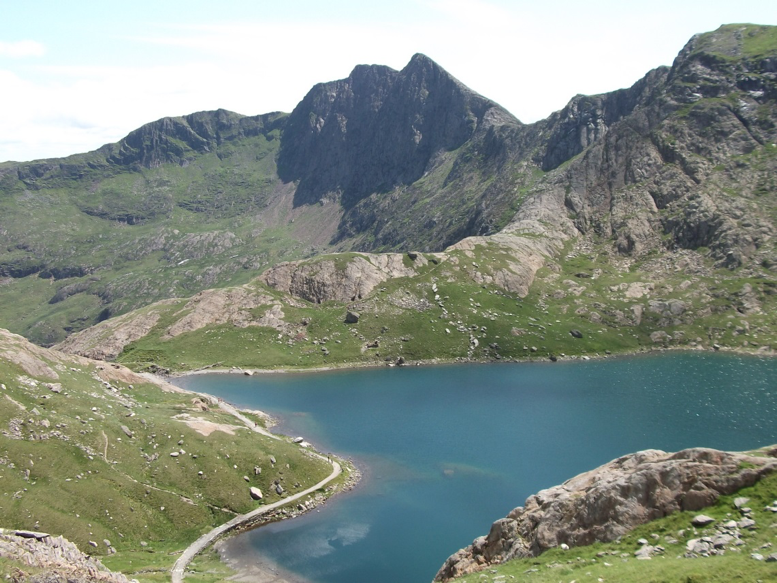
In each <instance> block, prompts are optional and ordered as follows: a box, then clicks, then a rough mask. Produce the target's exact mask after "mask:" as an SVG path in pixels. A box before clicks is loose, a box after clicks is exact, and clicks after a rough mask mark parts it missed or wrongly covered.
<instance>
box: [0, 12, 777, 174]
mask: <svg viewBox="0 0 777 583" xmlns="http://www.w3.org/2000/svg"><path fill="white" fill-rule="evenodd" d="M733 22H751V23H756V24H771V25H777V2H775V0H747V1H739V2H732V1H731V0H726V1H719V0H704V1H702V0H651V1H650V2H631V1H624V0H588V1H584V2H581V1H580V0H545V1H544V2H543V1H542V0H531V1H529V0H392V2H369V3H368V2H364V1H359V2H357V1H355V0H327V1H326V2H322V1H320V0H318V1H313V0H283V1H281V0H273V1H272V2H270V1H267V0H219V2H215V1H213V0H210V1H203V0H187V1H186V2H182V1H179V0H154V1H151V0H133V1H132V2H105V1H101V2H98V1H97V0H89V1H87V0H68V1H66V2H64V1H62V0H24V1H20V0H0V162H2V161H5V160H16V161H26V160H33V159H40V158H51V157H60V156H67V155H70V154H76V153H81V152H87V151H90V150H94V149H96V148H98V147H100V146H101V145H103V144H106V143H109V142H115V141H118V140H119V139H121V138H122V137H124V136H125V135H127V134H128V133H129V132H130V131H132V130H133V129H136V128H138V127H140V126H141V125H143V124H145V123H149V122H152V121H154V120H157V119H159V118H162V117H165V116H178V115H186V114H188V113H193V112H196V111H203V110H212V109H218V108H223V109H228V110H231V111H236V112H238V113H242V114H245V115H257V114H261V113H268V112H271V111H286V112H290V111H291V110H292V109H294V107H295V106H296V105H297V103H298V102H299V101H300V100H301V99H302V98H303V97H304V96H305V94H306V93H307V92H308V90H309V89H310V88H311V87H312V86H313V85H314V84H316V83H319V82H325V81H331V80H335V79H342V78H345V77H347V76H348V75H349V73H350V72H351V70H352V69H353V67H354V66H355V65H357V64H382V65H388V66H390V67H393V68H394V69H402V68H403V67H404V66H405V65H406V64H407V62H408V61H409V60H410V58H411V57H412V56H413V55H414V54H415V53H423V54H425V55H427V56H428V57H430V58H431V59H433V60H434V61H436V62H437V63H438V64H439V65H441V66H442V67H443V68H445V69H446V70H447V71H448V72H449V73H450V74H452V75H453V76H454V77H456V78H457V79H459V80H460V81H461V82H463V83H464V84H465V85H467V86H468V87H470V88H471V89H473V90H475V91H477V92H478V93H480V94H482V95H484V96H486V97H488V98H490V99H492V100H494V101H496V102H497V103H499V104H500V105H502V106H503V107H505V108H507V109H508V110H509V111H510V112H511V113H512V114H513V115H515V116H516V117H517V118H518V119H520V120H521V121H523V122H525V123H530V122H533V121H537V120H539V119H542V118H544V117H547V116H548V115H549V114H550V113H552V112H553V111H556V110H558V109H561V108H562V107H564V105H565V104H566V103H567V101H569V99H570V98H571V97H573V96H574V95H576V94H580V93H582V94H596V93H603V92H607V91H613V90H615V89H619V88H622V87H628V86H630V85H632V84H633V83H634V82H635V81H637V80H638V79H640V78H641V77H642V76H644V74H645V73H647V72H648V71H649V70H650V69H653V68H655V67H658V66H661V65H671V64H672V61H673V60H674V58H675V56H676V55H677V53H678V52H679V51H680V49H682V47H683V45H685V43H686V42H687V41H688V40H689V39H690V37H691V36H692V35H694V34H696V33H699V32H706V31H710V30H714V29H716V28H718V26H720V25H721V24H727V23H733Z"/></svg>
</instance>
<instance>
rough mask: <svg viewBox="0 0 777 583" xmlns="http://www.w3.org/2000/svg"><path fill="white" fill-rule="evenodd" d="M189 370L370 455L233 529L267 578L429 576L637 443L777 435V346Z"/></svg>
mask: <svg viewBox="0 0 777 583" xmlns="http://www.w3.org/2000/svg"><path fill="white" fill-rule="evenodd" d="M175 382H176V384H178V385H180V386H182V387H184V388H187V389H190V390H193V391H198V392H205V393H210V394H212V395H216V396H219V397H221V398H223V399H225V400H227V401H229V402H231V403H234V404H236V405H238V406H242V407H248V408H258V409H262V410H264V411H266V412H268V413H270V414H272V415H274V416H277V417H279V418H280V420H281V423H280V425H278V426H277V427H275V428H274V431H276V432H279V433H285V434H289V435H301V436H303V437H304V438H305V439H306V440H308V441H310V442H312V443H313V444H314V445H315V446H316V447H317V448H318V449H319V450H320V451H322V452H336V453H337V454H338V455H341V456H344V457H352V458H353V459H354V460H355V461H356V462H357V465H359V467H360V469H362V472H363V474H364V479H363V481H362V483H361V484H360V486H359V487H358V488H357V489H356V490H355V491H354V492H352V493H349V494H346V495H343V496H338V497H336V498H334V499H333V500H331V501H330V502H329V503H328V504H327V505H326V506H325V507H324V508H322V509H320V511H318V512H313V513H310V514H308V515H305V516H303V517H301V518H298V519H295V520H292V521H284V522H281V523H277V524H272V525H268V526H265V527H262V528H260V529H257V530H254V531H252V532H249V533H245V534H242V535H240V536H238V537H236V538H235V539H233V540H231V541H227V542H226V544H225V545H224V548H225V552H226V554H227V555H229V556H231V557H232V558H233V559H234V560H236V561H237V562H238V563H243V564H246V565H252V564H256V563H261V565H262V568H263V569H264V570H265V571H268V572H271V571H272V570H277V571H279V573H280V574H279V575H278V577H277V578H276V579H271V578H268V579H266V580H267V581H273V580H276V581H279V582H280V581H283V580H285V581H290V582H291V581H294V582H296V581H309V582H314V583H363V582H364V581H371V582H373V583H396V582H397V581H402V582H404V583H416V582H419V583H420V582H428V581H431V580H432V578H433V577H434V575H435V573H436V572H437V570H438V569H439V567H440V566H441V565H442V563H443V561H444V560H445V559H446V558H447V557H448V556H449V555H451V554H452V553H454V552H455V551H456V550H458V549H459V548H462V547H464V546H466V545H468V544H469V543H471V542H472V540H473V539H474V538H475V537H477V536H480V535H485V534H487V533H488V529H489V527H490V525H491V523H492V522H493V521H494V520H497V519H499V518H501V517H503V516H504V515H506V514H507V513H508V512H509V511H510V510H512V509H513V508H514V507H516V506H519V505H522V504H523V502H524V500H525V499H526V497H527V496H529V495H531V494H533V493H535V492H537V491H538V490H541V489H543V488H547V487H550V486H553V485H555V484H559V483H561V482H563V481H565V480H567V479H569V478H571V477H572V476H574V475H575V474H578V473H580V472H583V471H587V470H590V469H593V468H594V467H596V466H598V465H600V464H602V463H605V462H608V461H610V460H611V459H614V458H616V457H619V456H621V455H624V454H627V453H630V452H634V451H638V450H642V449H651V448H653V449H663V450H666V451H675V450H679V449H683V448H686V447H696V446H704V447H714V448H718V449H726V450H746V449H752V448H756V447H760V446H764V445H768V444H772V443H777V421H775V419H777V360H775V359H766V358H757V357H748V356H740V355H727V354H709V353H705V354H700V353H669V354H660V355H649V356H635V357H629V358H617V359H607V360H598V361H587V362H583V361H570V362H558V363H522V364H495V365H448V366H435V367H406V368H385V369H369V370H365V369H359V370H350V371H348V370H346V371H333V372H319V373H292V374H277V375H269V374H268V375H256V376H253V377H245V376H238V375H220V374H213V375H207V374H206V375H193V376H190V377H182V378H179V379H176V381H175ZM243 580H246V581H248V580H260V579H258V578H254V579H252V578H250V577H249V578H246V579H243ZM261 580H265V579H261Z"/></svg>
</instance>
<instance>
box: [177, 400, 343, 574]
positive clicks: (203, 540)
mask: <svg viewBox="0 0 777 583" xmlns="http://www.w3.org/2000/svg"><path fill="white" fill-rule="evenodd" d="M219 405H220V407H221V408H222V409H226V410H227V411H228V412H229V413H231V414H232V415H234V416H235V417H237V418H239V419H240V420H241V421H243V422H244V423H246V424H247V425H248V426H249V428H251V429H253V430H254V431H256V432H257V433H262V434H264V435H269V436H270V437H273V438H274V439H278V437H277V436H276V435H273V434H271V433H269V432H267V431H265V430H264V429H262V428H261V427H257V426H256V424H255V423H253V422H251V421H250V420H249V419H247V418H246V417H244V416H243V415H240V413H239V412H238V411H237V410H236V409H235V408H234V407H232V406H231V405H228V404H226V403H220V404H219ZM311 454H312V455H315V456H316V457H318V458H320V459H322V460H327V461H328V462H330V463H331V464H332V473H331V474H329V476H328V477H326V478H324V479H323V480H321V481H320V482H319V483H318V484H316V485H315V486H311V487H310V488H308V489H307V490H305V491H303V492H299V493H297V494H294V496H289V497H288V498H284V499H283V500H278V501H277V502H273V503H272V504H268V505H267V506H260V507H259V508H257V509H256V510H252V511H251V512H249V513H248V514H241V515H239V516H236V517H235V518H233V519H232V520H230V521H229V522H225V523H224V524H222V525H221V526H217V527H216V528H214V529H213V530H211V531H210V532H208V533H206V534H204V535H202V536H201V537H200V538H198V539H197V540H196V541H194V542H193V543H192V544H191V545H189V547H188V548H187V549H186V550H185V551H184V552H183V554H182V555H181V556H180V557H178V560H177V561H176V562H175V565H173V570H172V581H173V583H181V582H182V581H183V578H184V572H185V571H186V567H187V566H188V565H189V563H190V562H191V561H192V559H194V557H195V556H197V554H198V553H201V552H202V551H203V550H205V549H206V548H207V547H208V546H210V545H211V544H213V543H214V542H215V541H216V540H218V539H219V538H220V537H222V536H223V535H224V534H226V533H227V532H229V531H231V530H233V529H234V528H236V527H238V526H240V525H241V524H245V523H246V522H250V521H251V520H253V519H254V518H256V517H257V516H260V515H262V514H265V513H267V512H270V511H271V510H275V509H276V508H280V507H281V506H285V505H286V504H289V503H290V502H293V501H295V500H298V499H300V498H302V497H303V496H307V495H308V494H311V493H312V492H315V491H316V490H318V489H319V488H323V487H324V486H326V485H327V484H328V483H329V482H331V481H332V480H334V479H335V478H336V477H337V476H339V475H340V474H341V473H342V468H341V467H340V464H339V463H337V462H336V461H334V460H331V459H327V458H325V457H324V456H322V455H319V454H317V453H312V452H311Z"/></svg>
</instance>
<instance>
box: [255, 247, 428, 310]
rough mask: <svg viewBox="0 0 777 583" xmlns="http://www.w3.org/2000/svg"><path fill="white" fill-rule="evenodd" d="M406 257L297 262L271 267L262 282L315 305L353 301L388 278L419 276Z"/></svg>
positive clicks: (389, 255) (390, 255)
mask: <svg viewBox="0 0 777 583" xmlns="http://www.w3.org/2000/svg"><path fill="white" fill-rule="evenodd" d="M403 258H404V256H403V255H401V254H399V253H385V254H381V255H376V254H369V253H365V254H358V255H354V256H347V255H346V256H343V257H337V258H331V259H329V258H323V259H317V260H313V261H293V262H289V263H281V264H279V265H276V266H275V267H272V268H270V269H269V270H267V271H266V272H265V273H264V274H263V275H262V276H261V277H260V278H259V279H260V281H262V282H263V283H266V284H267V285H269V286H270V287H272V288H275V289H277V290H279V291H283V292H286V293H289V294H291V295H293V296H296V297H298V298H303V299H305V300H308V301H309V302H313V303H318V304H320V303H321V302H326V301H329V300H336V301H340V302H353V301H356V300H359V299H362V298H364V297H367V295H368V294H369V293H370V292H371V291H372V290H373V289H374V288H375V287H376V286H377V285H379V284H381V283H383V282H384V281H386V280H387V279H390V278H393V277H409V276H413V275H415V273H416V272H415V270H414V269H413V268H411V267H406V266H405V264H404V259H403ZM423 261H425V259H424V260H423Z"/></svg>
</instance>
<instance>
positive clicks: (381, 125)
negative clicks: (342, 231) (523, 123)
mask: <svg viewBox="0 0 777 583" xmlns="http://www.w3.org/2000/svg"><path fill="white" fill-rule="evenodd" d="M491 109H498V110H500V115H499V117H500V118H503V119H512V120H513V121H517V120H514V118H512V116H510V114H509V113H507V112H506V111H504V110H502V108H500V107H499V106H498V105H496V104H495V103H494V102H492V101H490V100H488V99H486V98H484V97H482V96H480V95H478V94H476V93H474V92H473V91H471V90H469V89H467V88H466V87H465V86H464V85H462V84H461V83H460V82H459V81H457V80H456V79H455V78H454V77H452V76H451V75H450V74H449V73H447V72H446V71H445V70H444V69H443V68H442V67H440V66H439V65H438V64H437V63H435V62H434V61H432V60H431V59H430V58H428V57H426V56H424V55H421V54H417V55H415V56H414V57H413V58H412V59H411V60H410V62H409V63H408V65H407V66H406V67H405V68H404V69H402V71H395V70H393V69H391V68H389V67H384V66H376V65H369V66H367V65H360V66H358V67H356V68H355V69H354V70H353V72H352V73H351V75H350V76H349V77H348V78H346V79H342V80H339V81H333V82H330V83H322V84H319V85H316V86H315V87H313V89H311V91H310V92H309V93H308V94H307V95H306V96H305V98H304V99H303V100H302V101H301V102H300V104H299V105H298V106H297V107H296V108H295V109H294V111H293V112H292V113H291V115H290V117H289V120H288V124H287V126H286V129H285V131H284V136H283V142H282V145H281V150H280V155H279V159H278V169H279V175H280V177H281V178H282V179H283V180H284V181H287V182H294V181H298V186H297V191H296V196H295V204H296V205H301V204H310V203H315V202H319V201H321V200H323V199H326V198H331V197H333V196H334V197H336V198H339V199H340V200H341V202H342V204H343V206H345V207H346V208H349V207H351V206H353V205H354V204H356V203H357V202H358V201H359V200H361V199H362V198H364V197H365V196H368V195H370V194H372V193H375V192H386V191H389V190H390V189H392V188H394V187H395V186H397V185H401V184H411V183H412V182H414V181H416V180H418V179H419V178H420V177H421V176H423V174H424V172H425V170H426V169H427V167H428V165H429V163H430V160H431V159H432V158H433V156H434V155H435V154H436V153H437V152H440V151H450V150H455V149H456V148H458V147H460V146H461V145H462V144H463V143H464V142H466V141H467V140H468V139H469V138H470V137H471V136H472V135H473V134H474V132H475V130H476V128H477V127H478V125H479V124H480V123H481V122H482V121H483V119H484V116H485V114H486V112H487V111H489V110H491Z"/></svg>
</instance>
